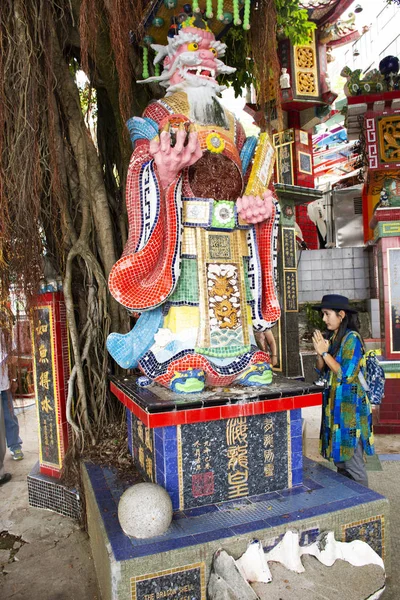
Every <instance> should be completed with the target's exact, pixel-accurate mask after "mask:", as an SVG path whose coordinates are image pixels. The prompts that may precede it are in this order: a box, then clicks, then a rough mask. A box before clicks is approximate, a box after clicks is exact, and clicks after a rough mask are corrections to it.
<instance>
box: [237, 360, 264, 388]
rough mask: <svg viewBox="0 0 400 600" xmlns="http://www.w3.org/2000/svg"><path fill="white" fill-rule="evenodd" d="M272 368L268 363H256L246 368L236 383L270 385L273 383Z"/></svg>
mask: <svg viewBox="0 0 400 600" xmlns="http://www.w3.org/2000/svg"><path fill="white" fill-rule="evenodd" d="M272 377H273V375H272V370H271V367H270V365H269V364H268V363H264V362H262V363H261V362H259V363H254V364H253V365H251V367H249V368H248V369H246V370H245V371H244V372H243V373H242V374H241V375H240V377H239V378H238V379H236V380H235V383H236V384H238V385H248V386H250V385H252V386H256V385H268V384H270V383H272Z"/></svg>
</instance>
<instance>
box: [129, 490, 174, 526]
mask: <svg viewBox="0 0 400 600" xmlns="http://www.w3.org/2000/svg"><path fill="white" fill-rule="evenodd" d="M118 519H119V522H120V525H121V527H122V530H123V532H124V533H125V534H126V535H129V536H130V537H136V538H150V537H154V536H156V535H161V534H163V533H165V532H166V531H167V529H168V527H169V526H170V524H171V521H172V502H171V498H170V497H169V495H168V492H166V491H165V490H164V488H163V487H161V486H160V485H157V484H156V483H137V484H136V485H133V486H132V487H130V488H128V489H127V490H126V491H125V492H124V493H123V494H122V496H121V498H120V501H119V504H118Z"/></svg>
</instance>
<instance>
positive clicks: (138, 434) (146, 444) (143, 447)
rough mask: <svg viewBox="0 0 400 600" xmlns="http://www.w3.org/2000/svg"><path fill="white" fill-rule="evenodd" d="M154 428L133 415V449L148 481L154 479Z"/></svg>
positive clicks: (139, 467) (140, 468)
mask: <svg viewBox="0 0 400 600" xmlns="http://www.w3.org/2000/svg"><path fill="white" fill-rule="evenodd" d="M153 444H154V441H153V430H152V429H150V428H149V427H146V426H145V425H144V424H143V423H142V421H141V420H140V419H138V418H137V417H135V416H134V415H132V449H133V453H134V457H135V464H136V467H137V469H138V471H140V473H141V474H142V475H143V476H144V477H145V479H146V480H147V481H154V453H153Z"/></svg>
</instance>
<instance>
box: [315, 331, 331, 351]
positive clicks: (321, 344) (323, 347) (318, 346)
mask: <svg viewBox="0 0 400 600" xmlns="http://www.w3.org/2000/svg"><path fill="white" fill-rule="evenodd" d="M312 342H313V346H314V350H315V352H316V353H317V354H319V355H320V356H321V355H322V353H323V352H328V350H329V341H328V340H326V339H325V338H324V337H323V335H322V333H321V332H320V331H319V329H316V330H315V331H314V333H313V337H312Z"/></svg>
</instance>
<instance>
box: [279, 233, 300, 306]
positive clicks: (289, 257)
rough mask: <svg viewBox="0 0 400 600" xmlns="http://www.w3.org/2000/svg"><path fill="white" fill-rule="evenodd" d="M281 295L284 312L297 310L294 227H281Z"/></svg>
mask: <svg viewBox="0 0 400 600" xmlns="http://www.w3.org/2000/svg"><path fill="white" fill-rule="evenodd" d="M282 251H283V295H284V309H285V312H298V295H297V264H296V234H295V230H294V227H282Z"/></svg>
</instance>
